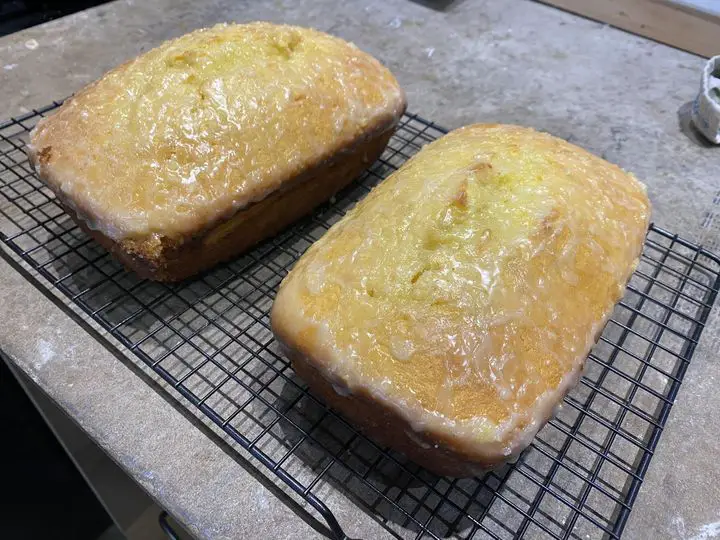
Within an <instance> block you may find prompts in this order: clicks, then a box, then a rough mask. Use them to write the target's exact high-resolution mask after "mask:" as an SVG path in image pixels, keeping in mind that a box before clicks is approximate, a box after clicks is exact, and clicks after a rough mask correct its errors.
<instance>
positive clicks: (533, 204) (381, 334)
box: [272, 125, 650, 476]
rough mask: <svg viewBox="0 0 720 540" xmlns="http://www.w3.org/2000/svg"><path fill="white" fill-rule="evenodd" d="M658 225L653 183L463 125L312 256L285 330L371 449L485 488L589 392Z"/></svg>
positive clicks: (303, 364)
mask: <svg viewBox="0 0 720 540" xmlns="http://www.w3.org/2000/svg"><path fill="white" fill-rule="evenodd" d="M649 213H650V205H649V202H648V199H647V196H646V190H645V187H644V186H643V185H642V184H641V183H640V182H639V181H638V180H636V179H635V177H633V176H632V175H630V174H627V173H625V172H623V171H622V170H621V169H620V168H618V167H616V166H615V165H611V164H610V163H607V162H606V161H604V160H602V159H600V158H598V157H596V156H594V155H592V154H590V153H588V152H586V151H584V150H582V149H580V148H578V147H576V146H573V145H572V144H569V143H567V142H566V141H564V140H561V139H557V138H555V137H552V136H550V135H546V134H542V133H538V132H536V131H533V130H531V129H526V128H521V127H516V126H504V125H473V126H469V127H466V128H463V129H459V130H457V131H454V132H452V133H450V134H449V135H447V136H445V137H443V138H441V139H440V140H438V141H436V142H433V143H431V144H429V145H428V146H427V147H425V148H424V149H422V150H421V151H420V152H419V153H418V154H417V155H416V156H415V157H413V158H412V159H411V160H410V161H409V162H407V163H406V164H405V165H404V166H403V167H402V168H401V169H400V170H398V171H397V172H395V173H394V174H393V175H392V176H390V177H389V178H388V179H387V180H385V181H384V182H383V183H381V184H380V185H379V186H378V187H377V188H375V189H374V190H373V191H372V192H371V193H370V194H369V195H368V196H367V198H365V199H364V200H363V201H362V202H360V203H359V204H358V205H357V207H356V208H355V209H353V210H352V211H351V212H349V213H348V214H347V215H346V216H345V217H344V218H343V219H342V220H341V221H339V222H338V223H337V224H335V225H334V226H333V227H332V228H331V229H330V230H329V231H328V233H327V234H326V235H325V236H324V237H323V238H321V239H320V240H319V241H318V242H316V243H315V244H314V245H313V246H312V247H310V249H309V250H308V251H307V252H306V253H305V254H304V255H303V256H302V257H301V259H300V260H299V262H298V263H297V265H296V266H295V268H294V269H293V270H292V271H291V272H290V273H289V275H288V276H287V277H286V278H285V280H284V281H283V283H282V285H281V287H280V290H279V292H278V295H277V298H276V301H275V304H274V306H273V310H272V327H273V330H274V332H275V334H276V336H277V338H278V339H279V341H280V342H281V344H283V345H284V348H286V350H287V354H288V355H289V357H290V359H291V360H292V363H293V366H294V367H295V369H296V371H297V372H298V374H299V375H300V376H301V377H302V378H303V379H304V380H305V381H306V382H307V383H308V385H309V386H310V388H311V390H313V391H314V392H316V393H317V394H318V395H319V396H321V397H322V398H324V399H325V400H326V401H327V403H329V404H330V405H331V406H332V407H334V408H335V409H337V410H338V411H340V412H341V413H342V414H344V415H345V416H346V417H348V418H349V419H350V420H351V421H353V422H354V423H355V424H356V425H358V426H359V427H360V428H361V429H363V430H364V431H365V432H366V433H368V434H369V435H370V436H372V437H374V438H376V439H377V440H378V441H379V442H381V443H382V444H387V445H390V446H391V447H393V448H395V449H397V450H399V451H401V452H404V453H405V454H406V455H407V456H409V457H410V458H411V459H413V460H415V461H416V462H418V463H419V464H421V465H423V466H425V467H427V468H428V469H430V470H432V471H435V472H437V473H439V474H446V475H450V476H469V475H474V474H477V473H479V472H481V471H483V470H486V469H487V468H490V467H493V466H495V465H498V464H500V463H502V462H504V461H506V460H508V459H511V458H512V457H514V456H517V454H519V453H520V452H521V451H522V450H523V449H524V448H525V447H526V446H527V445H528V444H529V443H530V441H531V440H532V438H533V436H534V435H535V433H536V432H537V431H538V430H539V429H540V428H541V427H542V426H543V425H544V423H545V422H546V421H547V420H548V419H549V417H550V416H551V415H552V412H553V409H554V408H555V406H556V405H557V404H558V403H560V401H561V400H562V398H563V397H564V395H565V394H566V393H567V392H568V390H569V389H570V388H572V387H573V386H574V385H575V384H576V382H577V381H578V379H579V376H580V374H581V372H582V368H583V363H584V361H585V358H586V356H587V354H588V352H589V351H590V349H591V347H592V346H593V344H594V343H595V342H596V340H597V339H598V337H599V335H600V333H601V331H602V329H603V327H604V325H605V323H606V322H607V320H608V317H609V316H610V314H611V312H612V310H613V307H614V305H615V303H616V302H617V301H618V300H619V299H620V298H621V296H622V294H623V291H624V288H625V286H626V284H627V281H628V279H629V278H630V275H631V274H632V272H633V270H634V268H635V266H636V264H637V260H638V258H639V255H640V252H641V249H642V245H643V240H644V236H645V232H646V230H647V227H648V220H649Z"/></svg>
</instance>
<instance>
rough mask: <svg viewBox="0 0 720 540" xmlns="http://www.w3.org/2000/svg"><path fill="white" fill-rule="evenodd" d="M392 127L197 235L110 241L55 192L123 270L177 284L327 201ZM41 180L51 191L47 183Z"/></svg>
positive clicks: (377, 151) (372, 156) (380, 147)
mask: <svg viewBox="0 0 720 540" xmlns="http://www.w3.org/2000/svg"><path fill="white" fill-rule="evenodd" d="M395 126H396V122H393V123H392V124H391V125H389V126H384V128H383V129H380V130H376V131H375V132H374V133H372V134H370V135H369V136H366V137H364V138H363V139H362V140H361V141H359V142H357V143H356V144H355V145H353V146H352V147H349V148H346V149H344V150H343V151H341V152H339V153H337V154H336V155H335V156H333V158H331V159H329V160H326V161H324V162H322V163H320V164H319V165H316V166H314V167H311V168H310V169H308V170H306V171H305V172H304V173H303V174H302V175H299V176H298V177H296V178H295V179H293V180H292V181H291V182H288V183H286V184H285V185H283V187H282V188H281V189H279V190H276V191H274V192H272V193H270V194H269V195H268V196H267V197H265V198H264V199H262V200H260V201H258V202H255V203H253V204H251V205H250V206H248V207H245V208H243V209H240V210H239V211H238V212H236V213H235V214H233V215H232V216H230V217H229V218H226V219H224V220H222V221H220V222H218V223H215V224H214V225H213V226H212V227H210V228H208V229H205V230H204V231H202V232H200V233H199V234H196V235H187V236H183V237H180V238H169V237H164V236H162V235H158V234H155V235H152V236H151V237H147V238H142V239H140V240H133V239H126V240H121V241H115V240H113V239H111V238H110V237H108V236H106V235H105V234H103V233H102V232H100V231H97V230H94V229H92V228H91V227H90V226H89V225H88V223H87V221H86V220H85V219H84V218H83V217H82V216H80V215H79V214H78V212H77V211H76V210H75V209H74V206H73V204H72V203H70V202H69V201H67V200H66V198H65V197H64V196H63V194H62V193H58V192H57V191H55V190H54V192H55V195H56V197H57V200H58V202H59V203H60V205H61V206H62V207H63V209H64V210H65V212H66V213H67V214H68V215H69V216H70V217H71V218H72V219H73V221H74V222H75V223H76V224H77V225H78V226H79V227H80V228H81V229H82V230H83V231H84V232H86V233H87V234H88V235H90V236H91V237H92V238H93V239H94V240H95V241H97V242H98V243H99V244H101V245H102V246H103V247H104V248H105V249H107V250H108V251H109V252H110V253H112V255H113V256H114V257H115V258H116V259H117V260H119V261H120V262H121V263H122V264H123V265H124V266H125V267H126V268H128V269H129V270H132V271H134V272H135V273H137V274H138V275H139V276H140V277H143V278H147V279H151V280H154V281H165V282H174V281H181V280H184V279H187V278H189V277H191V276H193V275H196V274H198V273H200V272H202V271H204V270H207V269H209V268H210V267H212V266H214V265H216V264H218V263H220V262H222V261H225V260H228V259H231V258H233V257H236V256H238V255H240V254H241V253H242V252H244V251H246V250H247V249H249V248H250V247H252V246H253V245H255V244H257V243H258V242H260V241H262V240H264V239H266V238H268V237H270V236H272V235H274V234H276V233H278V232H279V231H281V230H282V229H283V228H285V227H286V226H287V225H289V224H290V223H292V222H293V221H296V220H297V219H299V218H301V217H302V216H304V215H306V214H308V213H309V212H310V211H312V210H313V209H314V208H316V207H317V206H318V205H320V204H322V203H323V202H325V201H326V200H328V199H329V198H330V197H332V196H333V195H334V194H335V193H337V192H338V191H339V190H341V189H342V188H343V187H345V186H347V185H348V184H349V183H350V182H351V181H352V180H354V179H355V178H356V177H357V176H359V175H360V173H362V171H363V170H365V169H366V168H367V167H368V166H370V165H371V164H372V163H373V162H374V161H375V160H377V159H378V158H379V157H380V155H381V154H382V153H383V151H384V150H385V147H386V146H387V144H388V142H389V140H390V137H391V136H392V134H393V133H394V128H395ZM29 154H30V160H31V163H32V164H33V166H34V167H35V168H36V170H38V169H39V167H37V163H36V162H37V160H38V159H39V158H40V157H41V156H39V155H37V154H35V153H34V152H32V153H30V152H29ZM41 180H43V179H42V178H41ZM43 182H44V183H45V184H46V185H48V186H49V187H51V184H50V183H49V182H46V181H44V180H43ZM213 237H214V238H213ZM211 241H212V242H211Z"/></svg>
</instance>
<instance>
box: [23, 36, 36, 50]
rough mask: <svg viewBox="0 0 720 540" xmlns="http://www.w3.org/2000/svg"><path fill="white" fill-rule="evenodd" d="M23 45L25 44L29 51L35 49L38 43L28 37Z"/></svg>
mask: <svg viewBox="0 0 720 540" xmlns="http://www.w3.org/2000/svg"><path fill="white" fill-rule="evenodd" d="M25 46H26V47H27V48H28V49H30V50H31V51H34V50H35V49H37V48H38V47H39V46H40V44H39V43H38V42H37V40H36V39H28V40H27V41H26V42H25Z"/></svg>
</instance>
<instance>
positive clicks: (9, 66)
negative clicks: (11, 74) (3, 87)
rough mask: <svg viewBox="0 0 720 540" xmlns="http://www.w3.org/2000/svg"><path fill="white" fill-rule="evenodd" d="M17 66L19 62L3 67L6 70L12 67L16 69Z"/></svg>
mask: <svg viewBox="0 0 720 540" xmlns="http://www.w3.org/2000/svg"><path fill="white" fill-rule="evenodd" d="M16 67H17V64H5V65H4V66H3V69H4V70H6V71H10V70H11V69H15V68H16Z"/></svg>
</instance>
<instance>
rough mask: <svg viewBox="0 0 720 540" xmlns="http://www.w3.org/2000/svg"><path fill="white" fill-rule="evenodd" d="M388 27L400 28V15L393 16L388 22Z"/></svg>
mask: <svg viewBox="0 0 720 540" xmlns="http://www.w3.org/2000/svg"><path fill="white" fill-rule="evenodd" d="M388 26H389V27H390V28H400V27H401V26H402V19H401V18H400V17H394V18H393V19H392V20H391V21H390V22H389V23H388Z"/></svg>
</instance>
